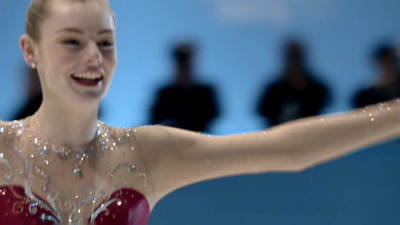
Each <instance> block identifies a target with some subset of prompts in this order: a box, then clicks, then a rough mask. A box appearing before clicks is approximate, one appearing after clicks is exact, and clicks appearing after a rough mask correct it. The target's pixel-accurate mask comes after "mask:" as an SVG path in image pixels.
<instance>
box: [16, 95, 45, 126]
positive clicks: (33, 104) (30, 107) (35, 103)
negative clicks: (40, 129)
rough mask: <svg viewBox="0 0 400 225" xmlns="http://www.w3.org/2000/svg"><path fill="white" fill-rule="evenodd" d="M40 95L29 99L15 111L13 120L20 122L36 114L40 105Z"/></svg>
mask: <svg viewBox="0 0 400 225" xmlns="http://www.w3.org/2000/svg"><path fill="white" fill-rule="evenodd" d="M42 100H43V97H42V93H40V94H37V95H35V96H33V97H31V98H30V99H29V100H27V102H26V103H25V104H24V105H23V106H22V107H21V108H20V109H19V110H18V111H17V113H16V115H15V116H14V118H13V120H21V119H24V118H26V117H28V116H31V115H33V114H35V113H36V111H37V110H38V109H39V107H40V105H41V104H42Z"/></svg>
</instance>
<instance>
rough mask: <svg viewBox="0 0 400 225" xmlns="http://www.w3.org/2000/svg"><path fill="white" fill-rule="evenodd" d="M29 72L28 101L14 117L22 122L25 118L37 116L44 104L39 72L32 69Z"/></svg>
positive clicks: (27, 84) (26, 89) (28, 69)
mask: <svg viewBox="0 0 400 225" xmlns="http://www.w3.org/2000/svg"><path fill="white" fill-rule="evenodd" d="M27 72H28V79H27V80H28V81H27V83H26V88H25V91H26V101H25V102H24V104H23V105H22V106H21V107H20V108H19V109H18V110H17V112H16V114H15V116H13V119H14V120H20V119H23V118H25V117H28V116H31V115H33V114H35V112H36V111H37V110H38V109H39V107H40V105H41V104H42V100H43V96H42V89H41V87H40V80H39V75H38V72H37V70H35V69H32V68H29V67H28V68H27Z"/></svg>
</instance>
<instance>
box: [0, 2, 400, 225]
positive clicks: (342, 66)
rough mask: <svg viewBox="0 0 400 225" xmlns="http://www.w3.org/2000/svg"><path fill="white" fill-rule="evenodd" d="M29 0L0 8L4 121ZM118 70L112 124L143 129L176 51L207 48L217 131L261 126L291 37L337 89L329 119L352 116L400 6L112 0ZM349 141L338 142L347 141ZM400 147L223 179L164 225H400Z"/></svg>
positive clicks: (157, 217) (158, 211)
mask: <svg viewBox="0 0 400 225" xmlns="http://www.w3.org/2000/svg"><path fill="white" fill-rule="evenodd" d="M28 4H29V1H28V0H0V32H1V35H0V41H1V42H0V43H1V48H0V53H1V54H0V65H1V74H0V84H1V88H0V96H1V97H0V118H2V119H3V120H8V119H10V118H11V117H12V115H13V114H14V113H15V111H16V110H17V108H18V107H19V106H20V104H22V102H23V99H24V98H25V92H24V90H23V88H24V87H25V82H26V79H25V78H26V76H27V74H26V72H25V70H26V66H25V65H24V64H23V58H22V54H21V51H20V49H19V44H18V40H19V37H20V36H21V35H22V34H23V33H24V20H25V13H26V9H27V7H28ZM111 5H112V7H113V9H114V11H115V13H116V16H117V22H118V29H117V39H118V47H119V49H118V52H119V65H118V67H117V70H116V74H115V79H114V81H113V84H112V86H111V89H110V92H109V94H108V96H107V97H106V98H105V99H104V102H103V106H104V107H103V108H104V112H103V120H104V121H105V122H106V123H108V124H111V125H114V126H138V125H142V124H146V123H147V121H148V119H149V116H148V110H149V107H150V106H151V102H152V100H153V98H154V92H155V89H156V88H157V87H158V86H159V85H161V84H163V83H164V82H166V81H168V80H169V79H170V77H169V76H168V75H169V74H170V71H171V69H172V66H171V61H170V59H169V56H170V55H169V54H170V48H171V45H172V44H174V43H177V42H179V41H183V40H195V41H196V42H197V43H198V48H199V54H198V56H197V64H196V70H197V72H198V74H199V76H198V77H197V78H198V79H199V80H201V81H205V82H209V83H212V84H215V85H216V87H217V89H218V95H219V102H220V103H221V109H222V112H221V117H220V118H218V119H217V120H215V122H214V123H213V126H212V133H213V134H230V133H239V132H246V131H252V130H259V129H262V125H263V124H262V123H261V119H260V118H259V117H258V116H257V115H256V114H255V105H256V102H257V100H258V99H257V98H258V96H259V94H260V92H261V90H262V88H263V86H264V85H265V83H266V82H269V81H271V80H272V79H274V78H275V74H276V72H277V71H279V69H280V66H281V58H282V57H281V56H282V54H281V52H280V50H281V47H282V43H283V41H284V40H285V39H286V38H287V37H290V35H292V34H295V35H298V36H300V37H301V38H302V39H304V40H305V41H306V43H307V46H308V47H309V48H308V52H309V55H310V59H309V64H310V65H311V68H312V69H313V70H314V71H315V72H316V73H317V74H318V75H319V78H320V79H321V80H323V81H325V82H326V83H328V84H329V85H330V88H331V90H332V92H333V101H332V102H331V104H330V105H329V106H328V107H327V108H326V109H325V113H332V112H338V111H346V110H349V109H350V98H351V96H352V94H353V93H354V91H355V90H356V89H359V88H361V87H364V86H367V85H369V84H370V83H371V82H373V81H374V79H375V77H374V75H375V73H376V68H375V66H374V64H373V63H372V61H371V57H370V56H371V55H370V53H371V51H372V50H373V48H374V47H375V46H376V45H377V44H379V43H380V42H381V41H385V40H393V41H397V43H400V42H399V41H400V30H399V24H400V13H399V10H400V1H397V0H380V1H378V0H351V1H349V0H302V1H297V0H162V1H150V0H148V1H133V0H118V1H117V0H113V1H111ZM338 141H340V140H338ZM398 147H399V142H397V141H395V142H391V143H386V144H384V145H380V146H376V147H373V148H370V149H368V150H367V151H362V152H359V153H356V154H353V155H351V156H349V157H346V158H343V159H340V160H337V161H334V162H330V163H327V164H324V165H320V166H318V167H316V168H313V169H310V170H308V171H305V172H302V173H297V174H265V175H251V176H242V177H233V178H225V179H220V180H215V181H208V182H204V183H200V184H196V185H192V186H190V187H186V188H183V189H181V190H179V191H176V192H175V193H173V194H171V195H169V196H167V197H166V198H165V199H164V200H162V201H161V202H160V203H159V205H158V206H157V207H156V208H155V211H154V212H153V215H152V217H151V220H150V225H155V224H168V225H170V224H174V225H178V224H192V225H197V224H199V225H200V224H207V225H208V224H232V225H233V224H400V213H399V212H400V203H399V198H400V194H399V190H400V179H399V178H400V176H399V172H398V171H399V167H400V152H399V150H398Z"/></svg>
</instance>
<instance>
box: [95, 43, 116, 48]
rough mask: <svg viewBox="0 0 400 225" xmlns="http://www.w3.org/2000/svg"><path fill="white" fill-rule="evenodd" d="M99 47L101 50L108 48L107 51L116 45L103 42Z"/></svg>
mask: <svg viewBox="0 0 400 225" xmlns="http://www.w3.org/2000/svg"><path fill="white" fill-rule="evenodd" d="M98 45H99V47H101V48H106V49H112V48H113V47H114V44H113V43H112V42H109V41H101V42H99V43H98Z"/></svg>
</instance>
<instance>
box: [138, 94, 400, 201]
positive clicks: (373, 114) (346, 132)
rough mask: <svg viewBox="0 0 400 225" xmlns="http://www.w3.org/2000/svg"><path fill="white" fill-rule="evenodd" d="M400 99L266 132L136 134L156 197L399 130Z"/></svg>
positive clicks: (151, 130) (340, 151)
mask: <svg viewBox="0 0 400 225" xmlns="http://www.w3.org/2000/svg"><path fill="white" fill-rule="evenodd" d="M399 111H400V101H399V100H393V101H390V102H387V103H382V104H377V105H371V106H367V107H365V108H363V109H357V110H354V111H350V112H347V113H342V114H335V115H327V116H315V117H309V118H305V119H300V120H295V121H292V122H288V123H285V124H283V125H280V126H276V127H273V128H271V129H269V130H266V131H262V132H256V133H248V134H239V135H230V136H208V135H202V134H199V133H195V132H190V131H185V130H181V129H177V128H171V127H164V126H148V127H141V128H139V129H138V130H137V132H136V134H135V136H136V138H137V141H138V144H139V146H140V147H141V149H142V152H143V155H144V158H145V160H146V162H147V164H148V168H149V172H150V176H151V177H152V181H153V184H154V187H155V193H156V196H155V197H156V199H157V201H158V200H160V199H161V198H162V197H164V196H165V195H166V194H168V193H169V192H171V191H173V190H176V189H178V188H180V187H183V186H186V185H189V184H193V183H196V182H200V181H204V180H209V179H214V178H220V177H226V176H234V175H242V174H257V173H266V172H300V171H303V170H305V169H307V168H310V167H313V166H315V165H318V164H321V163H323V162H327V161H330V160H334V159H337V158H339V157H341V156H344V155H346V154H349V153H352V152H354V151H356V150H358V149H360V148H363V147H366V146H369V145H373V144H376V143H379V142H382V141H385V140H388V139H390V138H394V137H396V136H398V135H399V134H400V124H399V122H400V112H399Z"/></svg>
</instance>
